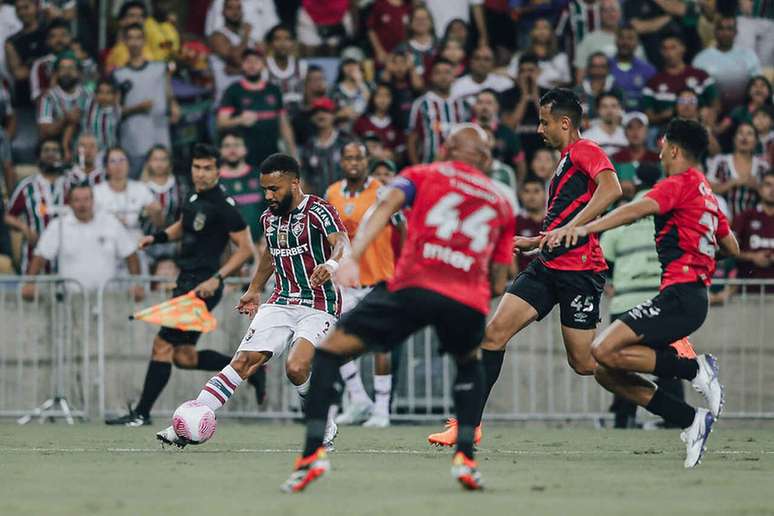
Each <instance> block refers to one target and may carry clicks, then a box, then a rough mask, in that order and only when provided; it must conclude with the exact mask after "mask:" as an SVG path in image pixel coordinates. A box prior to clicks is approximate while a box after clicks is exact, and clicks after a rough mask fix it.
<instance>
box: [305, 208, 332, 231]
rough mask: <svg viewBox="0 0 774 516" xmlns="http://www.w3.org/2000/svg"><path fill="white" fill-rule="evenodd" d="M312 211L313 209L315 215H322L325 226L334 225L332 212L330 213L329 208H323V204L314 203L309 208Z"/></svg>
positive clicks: (321, 218)
mask: <svg viewBox="0 0 774 516" xmlns="http://www.w3.org/2000/svg"><path fill="white" fill-rule="evenodd" d="M309 210H310V211H313V212H314V213H315V215H317V216H318V217H320V220H321V221H322V223H323V225H325V226H332V225H333V218H331V215H330V213H328V210H326V209H325V208H323V207H322V206H319V205H316V204H313V205H312V207H311V208H309Z"/></svg>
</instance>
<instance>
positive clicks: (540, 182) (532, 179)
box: [521, 174, 546, 190]
mask: <svg viewBox="0 0 774 516" xmlns="http://www.w3.org/2000/svg"><path fill="white" fill-rule="evenodd" d="M530 183H534V184H536V185H539V186H540V188H541V189H543V190H545V189H546V182H545V181H543V180H542V179H540V178H539V177H538V176H536V175H535V174H529V175H527V177H525V178H524V182H523V183H522V184H521V186H522V187H524V186H526V185H528V184H530Z"/></svg>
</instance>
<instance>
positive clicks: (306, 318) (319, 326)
mask: <svg viewBox="0 0 774 516" xmlns="http://www.w3.org/2000/svg"><path fill="white" fill-rule="evenodd" d="M336 321H337V319H336V317H335V316H333V315H331V314H329V313H327V312H323V311H321V310H315V309H314V308H309V307H308V306H300V305H274V304H270V305H269V304H266V305H261V307H260V308H259V309H258V313H256V314H255V317H254V318H253V321H252V322H251V323H250V328H248V329H247V333H246V334H245V336H244V338H243V339H242V343H241V344H239V348H238V349H237V351H266V352H269V353H271V354H272V357H274V356H275V355H281V354H282V353H283V352H284V351H285V350H286V349H287V348H288V347H290V346H292V345H293V344H294V343H295V342H296V341H297V340H298V339H306V340H308V341H309V342H311V343H312V345H313V346H314V347H315V348H316V347H317V346H319V345H320V343H322V340H323V338H324V337H325V335H327V333H328V332H329V331H330V330H331V329H332V328H333V326H334V325H335V324H336ZM270 359H271V357H270Z"/></svg>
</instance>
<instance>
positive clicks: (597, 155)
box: [570, 140, 615, 179]
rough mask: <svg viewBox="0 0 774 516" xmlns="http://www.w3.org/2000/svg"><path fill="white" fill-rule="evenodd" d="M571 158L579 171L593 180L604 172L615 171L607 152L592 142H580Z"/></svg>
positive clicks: (573, 150)
mask: <svg viewBox="0 0 774 516" xmlns="http://www.w3.org/2000/svg"><path fill="white" fill-rule="evenodd" d="M570 157H571V159H572V162H573V163H575V165H576V166H577V167H578V169H580V171H581V172H583V173H584V174H586V175H587V176H589V177H590V178H591V179H594V178H596V177H597V176H598V175H599V173H600V172H602V171H604V170H613V171H615V167H613V163H612V162H611V161H610V158H608V157H607V154H605V151H603V150H602V148H601V147H599V146H598V145H597V144H595V143H593V142H590V141H586V140H581V141H580V142H578V143H577V144H576V145H575V148H574V149H572V156H570Z"/></svg>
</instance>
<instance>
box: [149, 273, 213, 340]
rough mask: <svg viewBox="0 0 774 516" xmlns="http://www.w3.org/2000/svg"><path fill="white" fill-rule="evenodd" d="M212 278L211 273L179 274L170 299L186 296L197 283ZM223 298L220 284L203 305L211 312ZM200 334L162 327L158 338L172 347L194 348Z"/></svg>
mask: <svg viewBox="0 0 774 516" xmlns="http://www.w3.org/2000/svg"><path fill="white" fill-rule="evenodd" d="M211 277H212V274H211V273H204V274H202V273H190V272H185V271H183V272H181V273H180V275H179V276H178V277H177V284H176V285H175V290H173V291H172V297H177V296H182V295H183V294H187V293H188V292H190V291H192V290H193V289H195V288H196V287H197V286H198V285H199V283H201V282H202V281H205V280H207V279H209V278H211ZM221 297H223V283H222V282H221V284H220V287H218V290H216V291H215V294H213V295H212V296H210V297H208V298H207V299H204V300H203V301H204V304H205V305H207V310H210V311H212V309H213V308H215V306H217V304H218V303H219V302H220V298H221ZM201 336H202V334H201V332H198V331H183V330H177V329H175V328H166V327H162V328H161V329H160V330H159V337H160V338H162V339H164V340H165V341H167V342H169V343H170V344H172V345H173V346H184V345H188V344H190V345H193V346H195V345H196V343H197V342H198V341H199V337H201Z"/></svg>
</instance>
